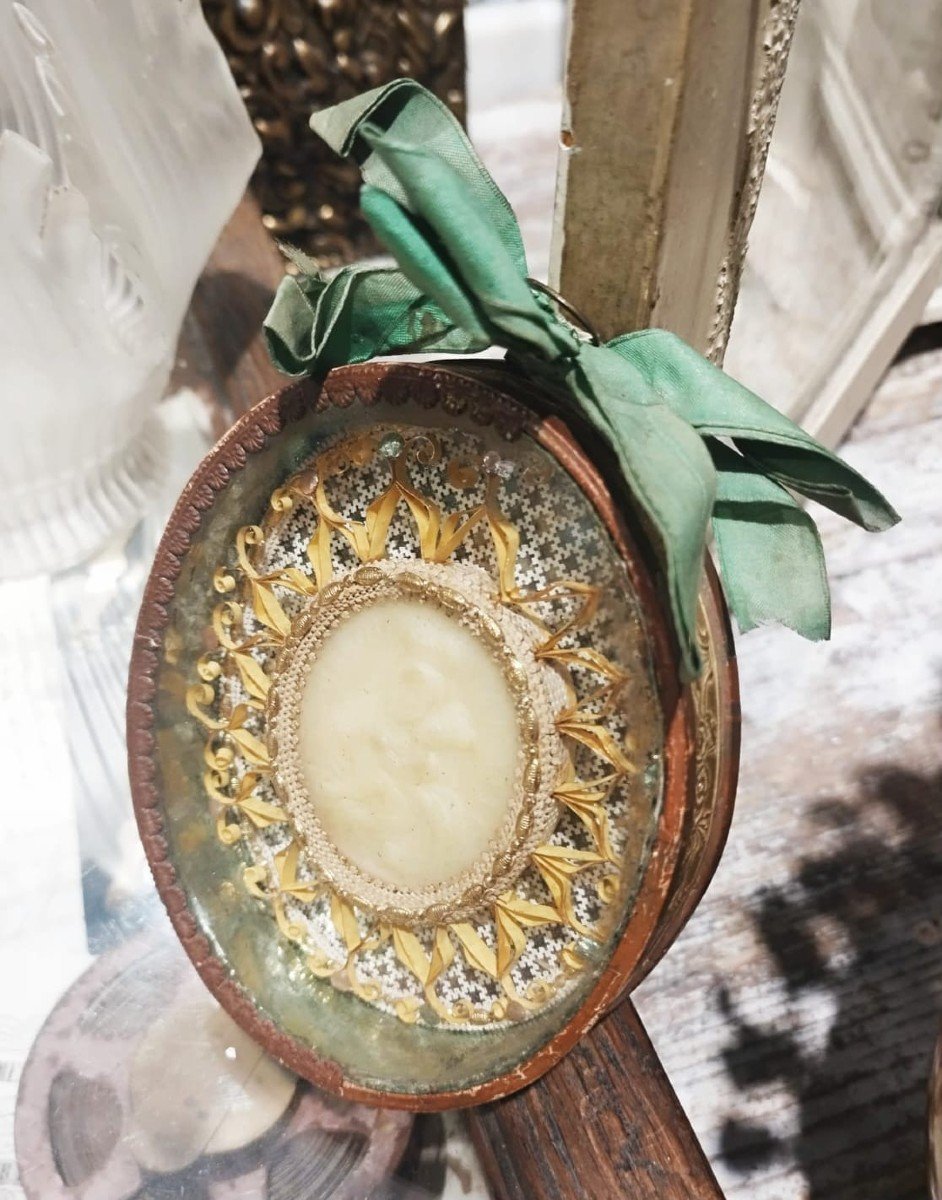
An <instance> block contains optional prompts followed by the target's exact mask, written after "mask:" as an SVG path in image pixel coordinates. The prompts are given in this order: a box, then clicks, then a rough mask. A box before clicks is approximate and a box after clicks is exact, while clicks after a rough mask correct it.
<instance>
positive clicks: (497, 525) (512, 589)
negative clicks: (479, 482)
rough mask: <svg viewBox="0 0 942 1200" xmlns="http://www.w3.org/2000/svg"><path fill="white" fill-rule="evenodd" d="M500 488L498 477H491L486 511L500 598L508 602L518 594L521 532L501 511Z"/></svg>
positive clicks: (485, 501)
mask: <svg viewBox="0 0 942 1200" xmlns="http://www.w3.org/2000/svg"><path fill="white" fill-rule="evenodd" d="M498 486H499V482H498V479H497V477H496V476H494V475H492V476H490V477H489V478H488V481H487V493H486V496H485V500H484V511H485V514H486V516H487V528H488V530H489V532H490V535H491V541H492V542H493V544H494V554H495V555H496V557H497V582H498V584H499V585H500V598H501V599H502V600H504V601H507V600H511V599H514V598H515V597H516V594H517V583H516V581H517V555H518V553H519V552H520V532H519V530H518V529H517V527H516V525H514V524H512V523H511V522H510V521H508V520H507V518H506V517H505V516H504V514H503V513H502V512H501V510H500V507H499V505H498V503H497V490H498Z"/></svg>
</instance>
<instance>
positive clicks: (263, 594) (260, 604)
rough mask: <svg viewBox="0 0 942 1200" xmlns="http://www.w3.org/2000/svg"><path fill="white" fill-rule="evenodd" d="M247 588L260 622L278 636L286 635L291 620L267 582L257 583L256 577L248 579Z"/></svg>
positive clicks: (283, 636)
mask: <svg viewBox="0 0 942 1200" xmlns="http://www.w3.org/2000/svg"><path fill="white" fill-rule="evenodd" d="M249 590H250V591H251V594H252V609H253V610H254V612H255V615H256V616H257V617H258V619H259V620H260V621H261V623H262V624H263V625H266V626H267V627H268V628H269V629H271V630H272V632H273V633H277V634H278V635H279V637H282V638H285V637H287V636H288V633H289V631H290V629H291V622H290V621H289V620H288V614H287V613H286V612H285V610H284V609H283V608H282V607H281V604H280V603H279V602H278V599H277V598H276V596H275V593H274V592H273V591H272V590H271V588H270V587H269V586H268V585H267V584H264V583H259V582H258V580H257V579H250V580H249Z"/></svg>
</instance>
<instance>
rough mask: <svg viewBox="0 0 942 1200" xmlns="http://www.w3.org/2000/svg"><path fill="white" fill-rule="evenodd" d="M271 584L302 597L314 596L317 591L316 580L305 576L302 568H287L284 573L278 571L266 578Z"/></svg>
mask: <svg viewBox="0 0 942 1200" xmlns="http://www.w3.org/2000/svg"><path fill="white" fill-rule="evenodd" d="M266 578H267V581H268V582H269V583H277V584H280V585H281V586H282V587H286V588H288V590H289V591H292V592H297V593H298V594H299V595H301V596H313V595H314V592H315V591H316V590H317V589H316V588H315V586H314V580H313V579H311V577H310V576H309V575H305V574H304V572H303V571H302V570H301V568H300V567H285V569H284V570H283V571H278V572H277V573H276V574H274V575H269V576H267V577H266Z"/></svg>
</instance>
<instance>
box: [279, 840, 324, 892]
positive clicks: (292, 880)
mask: <svg viewBox="0 0 942 1200" xmlns="http://www.w3.org/2000/svg"><path fill="white" fill-rule="evenodd" d="M300 854H301V846H300V843H298V842H292V843H291V845H290V846H289V847H288V848H287V850H282V851H281V853H280V854H276V855H275V869H276V870H277V872H278V888H279V891H282V892H285V893H287V894H288V895H290V896H294V897H295V899H296V900H300V901H301V903H302V904H309V903H310V902H311V901H312V900H316V899H317V894H318V891H319V890H320V889H319V888H318V886H317V884H316V883H308V882H306V881H305V880H303V879H299V878H298V859H299V857H300Z"/></svg>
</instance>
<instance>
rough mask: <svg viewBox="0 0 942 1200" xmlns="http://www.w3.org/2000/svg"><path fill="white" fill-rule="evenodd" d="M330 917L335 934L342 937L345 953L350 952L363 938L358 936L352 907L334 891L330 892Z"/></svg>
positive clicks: (358, 932)
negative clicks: (345, 948)
mask: <svg viewBox="0 0 942 1200" xmlns="http://www.w3.org/2000/svg"><path fill="white" fill-rule="evenodd" d="M330 919H331V920H332V921H333V923H334V928H335V929H336V930H337V934H338V935H339V937H341V938H342V939H343V944H344V945H345V946H346V947H347V953H348V954H352V953H353V952H354V950H356V949H357V947H358V946H359V945H360V944H361V942H362V940H363V939H362V938H361V937H360V926H359V923H358V922H357V918H356V914H355V913H354V911H353V909H352V908H351V907H350V905H349V904H348V903H347V901H346V900H344V898H343V897H342V896H340V895H338V894H337V893H336V892H331V893H330Z"/></svg>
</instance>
